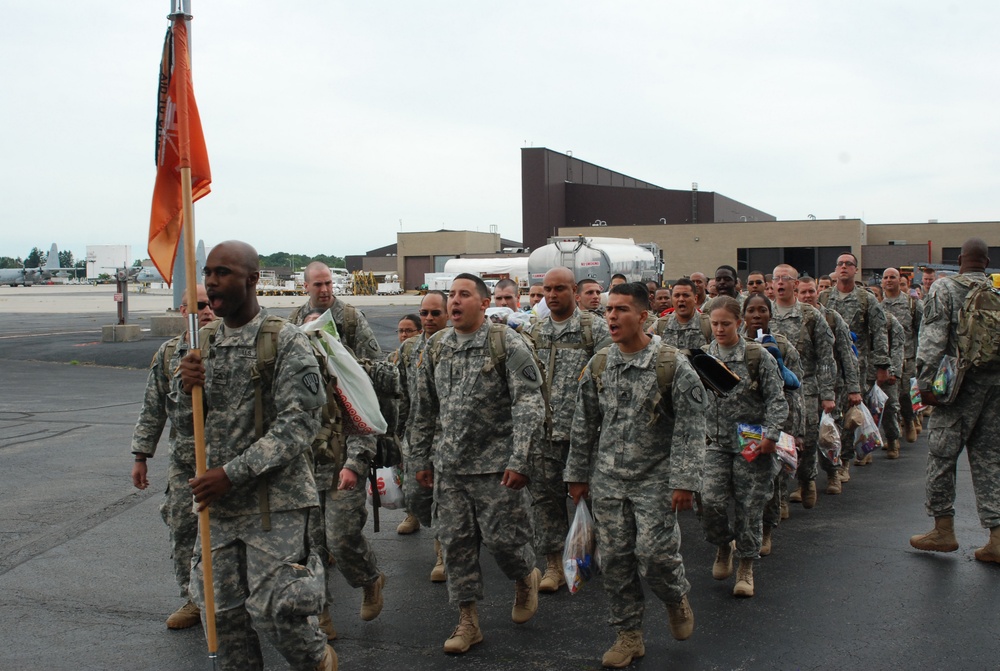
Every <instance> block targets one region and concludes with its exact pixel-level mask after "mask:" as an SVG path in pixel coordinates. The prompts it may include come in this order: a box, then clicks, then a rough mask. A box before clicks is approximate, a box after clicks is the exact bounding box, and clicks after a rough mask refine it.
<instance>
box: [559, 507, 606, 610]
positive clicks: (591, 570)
mask: <svg viewBox="0 0 1000 671" xmlns="http://www.w3.org/2000/svg"><path fill="white" fill-rule="evenodd" d="M600 572H601V567H600V558H599V557H598V555H597V539H596V538H595V537H594V518H593V517H591V516H590V510H589V509H588V508H587V502H586V501H585V500H583V499H580V503H578V504H577V506H576V514H575V515H573V523H572V524H571V525H570V526H569V534H567V535H566V546H565V548H564V549H563V574H564V575H565V576H566V588H567V589H568V590H569V593H570V594H576V593H577V592H579V591H580V588H581V587H582V586H583V583H584V582H585V581H587V580H590V579H591V578H593V577H594V576H595V575H597V574H598V573H600Z"/></svg>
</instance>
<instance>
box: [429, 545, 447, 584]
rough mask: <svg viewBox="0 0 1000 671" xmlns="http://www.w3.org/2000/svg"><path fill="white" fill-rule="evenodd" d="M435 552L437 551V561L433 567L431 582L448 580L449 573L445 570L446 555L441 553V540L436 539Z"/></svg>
mask: <svg viewBox="0 0 1000 671" xmlns="http://www.w3.org/2000/svg"><path fill="white" fill-rule="evenodd" d="M434 552H436V553H437V561H435V562H434V568H432V569H431V582H447V581H448V574H447V573H446V572H445V570H444V555H443V554H442V553H441V541H439V540H436V539H435V541H434Z"/></svg>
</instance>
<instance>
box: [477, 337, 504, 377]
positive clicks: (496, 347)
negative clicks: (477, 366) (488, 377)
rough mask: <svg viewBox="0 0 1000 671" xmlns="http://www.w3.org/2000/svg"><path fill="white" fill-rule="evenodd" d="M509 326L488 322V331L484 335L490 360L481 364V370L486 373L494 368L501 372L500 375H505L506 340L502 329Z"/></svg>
mask: <svg viewBox="0 0 1000 671" xmlns="http://www.w3.org/2000/svg"><path fill="white" fill-rule="evenodd" d="M508 328H509V327H508V326H507V325H506V324H490V330H489V333H487V335H486V345H487V347H489V348H490V360H489V361H488V362H486V364H484V365H483V372H484V373H488V372H490V371H491V370H493V369H494V368H497V369H500V370H498V372H499V373H501V374H502V375H501V377H504V378H505V377H506V372H507V371H506V370H505V368H506V363H507V341H506V340H505V339H504V331H506V330H507V329H508Z"/></svg>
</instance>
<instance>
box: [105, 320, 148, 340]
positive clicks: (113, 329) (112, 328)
mask: <svg viewBox="0 0 1000 671" xmlns="http://www.w3.org/2000/svg"><path fill="white" fill-rule="evenodd" d="M137 340H142V329H141V328H140V327H139V325H138V324H111V325H109V326H102V327H101V342H135V341H137Z"/></svg>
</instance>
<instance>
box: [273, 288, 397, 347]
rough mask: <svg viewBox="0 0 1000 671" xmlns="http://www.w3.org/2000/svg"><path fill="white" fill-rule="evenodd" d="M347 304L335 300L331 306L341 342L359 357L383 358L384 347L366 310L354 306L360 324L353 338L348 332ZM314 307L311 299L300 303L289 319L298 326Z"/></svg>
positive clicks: (331, 313)
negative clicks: (380, 343)
mask: <svg viewBox="0 0 1000 671" xmlns="http://www.w3.org/2000/svg"><path fill="white" fill-rule="evenodd" d="M345 305H346V303H344V301H341V300H334V301H333V305H331V306H330V316H331V317H332V318H333V323H334V324H336V325H337V333H339V334H340V338H341V342H343V343H344V345H346V346H347V347H350V348H351V351H352V352H354V355H355V356H357V357H358V358H359V359H371V360H372V361H374V360H376V359H381V358H382V348H381V347H379V344H378V340H376V338H375V332H374V331H372V327H371V326H370V325H369V324H368V319H367V318H366V317H365V313H364V312H362V311H361V310H358V309H357V308H354V311H355V312H356V314H357V318H358V325H357V328H356V329H355V332H354V337H353V338H351V337H350V334H348V333H347V329H346V327H345V325H344V322H345V320H344V311H345V309H346V308H345V307H344V306H345ZM352 307H353V306H352ZM312 309H313V308H312V307H311V306H310V305H309V301H306V303H305V305H300V306H299V307H297V308H295V310H294V311H293V312H292V314H290V315H288V321H290V322H292V323H293V324H295V325H296V326H301V325H302V319H303V318H304V317H305V316H306V314H308V312H309V311H310V310H312Z"/></svg>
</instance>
